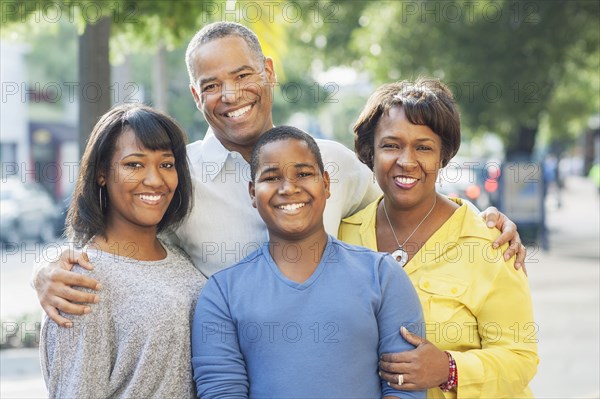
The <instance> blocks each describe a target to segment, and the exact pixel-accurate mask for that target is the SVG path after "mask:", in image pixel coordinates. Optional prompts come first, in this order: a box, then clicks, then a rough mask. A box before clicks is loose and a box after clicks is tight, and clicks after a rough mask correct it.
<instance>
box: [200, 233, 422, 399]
mask: <svg viewBox="0 0 600 399" xmlns="http://www.w3.org/2000/svg"><path fill="white" fill-rule="evenodd" d="M285 253H288V254H289V256H291V257H293V256H296V254H297V252H296V249H295V248H289V251H285ZM315 255H317V253H315ZM400 326H406V327H407V328H409V330H411V331H413V332H416V333H417V334H419V335H421V336H423V335H424V330H423V313H422V310H421V305H420V303H419V299H418V297H417V294H416V292H415V289H414V287H413V285H412V284H411V282H410V280H409V279H408V276H407V275H406V273H405V272H404V270H402V268H401V267H400V266H399V265H398V263H396V262H395V261H394V260H393V259H392V257H391V256H389V255H386V254H382V253H377V252H373V251H370V250H368V249H365V248H362V247H357V246H353V245H349V244H345V243H343V242H341V241H338V240H336V239H335V238H333V237H331V236H330V237H329V238H328V242H327V246H326V248H325V251H324V252H323V256H322V258H321V262H320V263H319V265H318V266H317V268H316V270H315V271H314V273H313V274H312V276H311V277H310V278H309V279H308V280H306V281H305V282H303V283H297V282H294V281H291V280H289V279H288V278H286V277H285V276H284V275H283V274H282V273H281V271H280V270H279V268H278V267H277V265H276V264H275V262H274V261H273V258H272V257H271V255H270V253H269V248H268V244H265V245H264V246H263V247H262V248H260V249H259V250H257V251H256V252H254V253H252V254H251V255H249V256H248V257H247V258H246V259H244V260H243V261H241V262H240V263H238V264H236V265H234V266H232V267H229V268H227V269H224V270H222V271H220V272H217V273H215V274H214V275H213V276H212V277H211V278H210V279H209V281H208V283H207V284H206V287H205V288H204V290H203V291H202V294H201V295H200V298H199V300H198V304H197V306H196V312H195V315H194V321H193V326H192V366H193V369H194V379H195V381H196V386H197V388H198V390H197V392H198V395H199V396H201V397H202V398H203V399H210V398H214V397H228V398H230V397H241V398H246V397H248V396H250V397H253V398H302V399H308V398H342V397H343V398H380V397H381V396H382V395H395V396H400V395H399V393H400V391H395V390H393V389H392V388H390V387H389V386H388V385H387V384H386V383H385V381H383V380H381V379H380V378H379V376H378V374H377V372H378V359H379V356H380V355H381V354H382V353H389V352H401V351H406V350H410V349H413V346H412V345H410V344H409V343H408V342H406V341H405V340H404V339H403V338H402V337H401V335H400V333H399V329H400ZM401 394H402V397H403V398H413V397H414V398H417V397H418V398H424V397H425V395H426V392H425V391H417V392H408V391H401Z"/></svg>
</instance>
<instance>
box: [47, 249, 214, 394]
mask: <svg viewBox="0 0 600 399" xmlns="http://www.w3.org/2000/svg"><path fill="white" fill-rule="evenodd" d="M163 245H164V246H165V248H166V249H167V257H166V258H165V259H163V260H160V261H138V260H134V259H131V258H125V257H118V256H115V255H112V254H109V253H107V252H101V251H91V250H90V251H88V256H89V257H90V260H91V262H92V263H93V265H94V270H93V271H91V272H90V271H87V270H85V269H83V268H81V267H79V266H75V268H74V270H75V271H77V272H79V273H82V274H87V275H89V276H92V277H94V278H96V279H97V280H98V281H100V282H101V283H102V286H103V288H102V290H101V291H99V295H100V302H99V303H98V304H96V305H91V307H92V312H91V313H90V314H87V315H83V316H73V315H67V316H66V317H68V318H70V319H71V320H73V328H71V329H68V328H60V327H58V326H57V325H56V323H54V322H52V321H50V320H49V319H47V318H46V319H45V320H44V324H43V327H42V332H41V337H40V359H41V364H42V371H43V374H44V379H45V381H46V386H47V388H48V393H49V396H50V397H51V398H78V399H79V398H109V397H111V398H112V397H118V398H188V397H195V389H194V386H193V381H192V369H191V349H190V321H191V318H192V316H193V312H194V306H195V303H196V299H197V298H198V295H199V293H200V290H201V288H202V287H203V286H204V283H205V282H206V278H205V277H204V276H203V275H202V274H201V273H200V272H199V271H198V270H197V269H196V268H194V266H193V265H192V263H191V261H190V259H189V258H188V257H187V255H186V254H185V253H184V252H183V251H181V250H180V249H178V248H176V247H171V246H168V245H166V244H164V243H163Z"/></svg>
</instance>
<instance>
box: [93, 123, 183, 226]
mask: <svg viewBox="0 0 600 399" xmlns="http://www.w3.org/2000/svg"><path fill="white" fill-rule="evenodd" d="M99 184H100V185H103V186H105V188H106V189H107V190H108V212H107V226H108V227H109V228H112V229H115V228H119V229H121V228H130V227H132V226H137V227H152V228H156V226H157V225H158V223H159V222H160V221H161V220H162V218H163V216H164V215H165V212H166V211H167V208H168V207H169V204H170V203H171V200H172V199H173V195H174V193H175V190H176V188H177V184H178V178H177V169H176V168H175V157H174V155H173V152H172V151H171V150H170V149H169V150H156V151H152V150H149V149H147V148H145V147H144V146H143V145H142V144H141V143H139V141H138V140H137V137H136V135H135V133H134V132H133V130H131V129H126V130H125V131H123V132H122V133H121V134H120V136H119V138H118V139H117V141H116V145H115V150H114V153H113V155H112V158H111V162H110V168H109V171H108V173H106V174H103V175H101V176H100V177H99Z"/></svg>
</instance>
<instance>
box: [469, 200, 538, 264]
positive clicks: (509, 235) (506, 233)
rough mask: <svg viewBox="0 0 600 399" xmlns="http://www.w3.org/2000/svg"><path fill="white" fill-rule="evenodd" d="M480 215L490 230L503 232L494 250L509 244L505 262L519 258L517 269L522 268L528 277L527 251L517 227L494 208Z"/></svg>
mask: <svg viewBox="0 0 600 399" xmlns="http://www.w3.org/2000/svg"><path fill="white" fill-rule="evenodd" d="M480 215H481V217H483V218H484V219H485V223H486V224H487V226H488V227H489V228H492V227H496V228H497V229H498V230H500V231H501V232H502V234H500V235H499V236H498V238H496V241H494V244H493V245H494V248H498V247H499V246H501V245H503V244H504V243H506V242H509V243H510V246H509V247H508V249H507V250H506V252H504V260H509V259H510V258H512V257H513V256H515V255H517V258H516V259H515V269H517V270H519V269H521V268H522V269H523V272H525V275H527V268H526V267H525V256H526V255H527V249H526V248H525V246H524V245H523V244H522V243H521V236H520V235H519V232H518V231H517V225H516V224H515V223H514V222H513V221H512V220H510V219H509V218H508V217H507V216H506V215H505V214H503V213H502V212H500V211H499V210H498V209H497V208H495V207H493V206H491V207H489V208H487V209H486V210H485V211H483V212H481V213H480Z"/></svg>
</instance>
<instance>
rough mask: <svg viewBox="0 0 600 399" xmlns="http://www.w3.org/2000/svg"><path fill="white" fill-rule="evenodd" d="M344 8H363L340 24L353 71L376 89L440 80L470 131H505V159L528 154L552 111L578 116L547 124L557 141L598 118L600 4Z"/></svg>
mask: <svg viewBox="0 0 600 399" xmlns="http://www.w3.org/2000/svg"><path fill="white" fill-rule="evenodd" d="M340 6H342V7H352V8H355V9H361V10H362V11H361V12H360V16H358V14H356V13H354V14H351V15H350V18H351V20H350V21H346V23H345V24H340V25H338V26H337V28H338V29H339V28H341V27H347V28H349V29H351V30H352V31H351V33H350V35H348V33H347V32H346V33H345V34H343V35H341V34H339V33H338V34H337V37H343V38H346V37H350V48H351V49H352V50H353V52H352V54H353V55H354V56H355V57H356V59H357V60H358V61H355V62H354V65H355V66H358V67H364V68H367V69H368V70H370V71H372V73H373V76H374V78H375V80H376V81H377V82H378V83H381V82H388V81H390V80H397V79H414V78H415V77H417V76H418V75H421V74H424V75H429V76H434V77H438V78H441V79H442V80H444V81H445V82H446V83H448V84H449V85H450V87H451V88H452V89H453V91H454V93H455V96H456V98H457V100H458V102H459V105H460V106H461V110H462V114H463V122H464V125H465V126H466V127H467V128H470V130H472V131H476V132H483V131H494V132H497V133H500V134H501V135H502V137H503V138H504V142H505V144H506V148H507V156H508V157H520V156H527V157H528V156H530V155H531V153H532V151H533V148H534V145H535V138H536V134H537V133H538V131H539V126H540V121H541V120H542V119H543V118H545V117H547V114H548V113H549V112H550V111H551V110H553V111H556V110H557V109H558V108H559V107H561V106H565V105H566V104H567V103H568V104H570V107H567V108H566V109H565V110H567V109H569V110H572V111H573V112H560V116H559V115H555V114H554V113H553V114H552V115H551V116H550V119H552V120H553V122H552V125H551V129H552V135H555V136H556V135H562V134H563V132H564V131H565V130H568V129H565V127H566V126H567V125H577V124H578V123H577V122H576V121H581V120H582V118H584V119H587V118H588V117H589V115H590V114H591V113H593V112H597V110H598V105H599V99H598V92H597V91H596V92H595V93H594V92H593V89H594V88H597V87H598V86H599V84H598V70H599V67H600V65H599V62H598V60H599V58H598V57H599V54H600V51H599V47H600V43H599V42H600V34H599V29H600V28H599V26H600V25H599V24H598V22H599V20H600V11H599V9H600V2H597V1H586V0H583V1H527V2H525V1H508V0H504V1H478V2H465V3H459V2H442V1H411V2H395V1H394V2H372V3H369V4H368V5H366V6H365V7H364V8H363V7H362V6H361V5H359V4H357V3H356V2H352V3H340ZM353 25H354V26H358V27H357V28H355V29H353V28H352V26H353ZM334 31H335V30H331V33H330V34H329V35H330V36H335V34H334ZM574 77H575V79H573V78H574ZM557 119H560V121H559V122H557ZM579 124H581V123H579ZM465 130H467V129H465Z"/></svg>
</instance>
